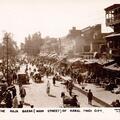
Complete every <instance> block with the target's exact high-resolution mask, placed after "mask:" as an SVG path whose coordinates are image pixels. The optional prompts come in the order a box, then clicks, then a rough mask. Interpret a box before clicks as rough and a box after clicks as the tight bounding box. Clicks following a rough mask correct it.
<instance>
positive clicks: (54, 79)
mask: <svg viewBox="0 0 120 120" xmlns="http://www.w3.org/2000/svg"><path fill="white" fill-rule="evenodd" d="M55 83H56V76H54V77H53V85H54V86H55Z"/></svg>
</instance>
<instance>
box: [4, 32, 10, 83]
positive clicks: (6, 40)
mask: <svg viewBox="0 0 120 120" xmlns="http://www.w3.org/2000/svg"><path fill="white" fill-rule="evenodd" d="M3 39H4V40H5V42H6V50H7V51H6V55H7V56H6V59H7V61H6V62H7V82H8V59H9V57H8V40H9V34H8V33H5V36H4V38H3Z"/></svg>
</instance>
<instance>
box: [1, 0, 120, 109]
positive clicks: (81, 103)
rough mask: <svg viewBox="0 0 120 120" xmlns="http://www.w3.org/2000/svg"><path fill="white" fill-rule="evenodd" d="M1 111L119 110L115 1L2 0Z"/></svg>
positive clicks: (119, 27)
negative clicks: (41, 109) (16, 109)
mask: <svg viewBox="0 0 120 120" xmlns="http://www.w3.org/2000/svg"><path fill="white" fill-rule="evenodd" d="M0 15H1V18H0V108H85V107H88V108H95V107H99V108H103V107H105V108H113V107H120V1H119V0H0Z"/></svg>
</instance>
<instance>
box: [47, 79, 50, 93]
mask: <svg viewBox="0 0 120 120" xmlns="http://www.w3.org/2000/svg"><path fill="white" fill-rule="evenodd" d="M47 94H48V95H50V82H49V80H48V82H47Z"/></svg>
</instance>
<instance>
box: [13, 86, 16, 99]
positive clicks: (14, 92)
mask: <svg viewBox="0 0 120 120" xmlns="http://www.w3.org/2000/svg"><path fill="white" fill-rule="evenodd" d="M16 95H17V93H16V88H15V86H13V88H12V96H13V99H14V97H15V96H16Z"/></svg>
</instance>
